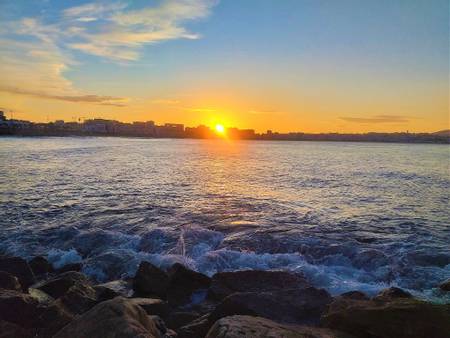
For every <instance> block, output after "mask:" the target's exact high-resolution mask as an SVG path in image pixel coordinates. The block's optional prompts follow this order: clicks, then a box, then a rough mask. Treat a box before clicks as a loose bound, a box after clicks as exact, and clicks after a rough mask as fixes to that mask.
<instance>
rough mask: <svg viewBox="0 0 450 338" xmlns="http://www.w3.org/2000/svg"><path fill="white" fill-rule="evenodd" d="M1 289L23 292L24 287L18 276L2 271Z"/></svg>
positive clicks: (0, 276) (0, 274)
mask: <svg viewBox="0 0 450 338" xmlns="http://www.w3.org/2000/svg"><path fill="white" fill-rule="evenodd" d="M0 289H7V290H15V291H20V290H22V286H21V285H20V283H19V280H18V279H17V277H16V276H13V275H11V274H10V273H8V272H5V271H0Z"/></svg>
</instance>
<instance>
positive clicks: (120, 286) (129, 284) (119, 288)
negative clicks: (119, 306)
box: [94, 278, 133, 298]
mask: <svg viewBox="0 0 450 338" xmlns="http://www.w3.org/2000/svg"><path fill="white" fill-rule="evenodd" d="M97 286H98V287H105V288H108V289H110V290H112V291H115V292H116V293H117V295H118V296H123V297H125V298H127V297H131V296H132V295H133V279H132V278H129V279H125V280H124V279H117V280H113V281H110V282H107V283H102V284H98V285H97ZM97 286H96V287H97ZM94 288H95V287H94ZM112 298H114V297H112Z"/></svg>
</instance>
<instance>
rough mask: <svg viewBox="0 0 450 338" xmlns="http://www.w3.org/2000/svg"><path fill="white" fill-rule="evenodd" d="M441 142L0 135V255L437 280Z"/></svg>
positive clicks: (369, 282)
mask: <svg viewBox="0 0 450 338" xmlns="http://www.w3.org/2000/svg"><path fill="white" fill-rule="evenodd" d="M449 155H450V148H449V147H448V146H445V145H420V144H416V145H407V144H373V143H360V144H358V143H328V142H254V141H239V142H236V141H227V140H169V139H164V140H163V139H159V140H151V139H126V138H2V139H0V182H1V186H0V203H1V209H0V212H1V218H0V229H1V232H0V250H3V251H5V252H8V253H12V254H17V255H20V256H24V257H30V256H32V255H37V254H43V255H49V256H50V258H51V260H52V261H53V262H55V263H57V264H64V263H65V262H68V261H76V260H81V259H85V262H86V265H85V272H86V273H89V274H91V275H92V276H94V277H96V278H98V279H99V280H111V279H117V278H120V277H123V276H126V275H132V274H133V273H134V271H135V269H136V267H137V264H138V263H139V261H140V260H142V259H148V260H151V261H153V262H154V263H156V264H159V265H168V264H171V263H173V262H175V261H181V262H184V263H185V264H188V265H190V266H191V267H192V268H195V269H197V270H200V271H202V272H205V273H208V274H212V273H214V272H216V271H222V270H234V269H243V268H261V269H280V268H281V269H290V270H295V271H302V272H303V273H304V274H305V275H307V276H308V277H309V278H310V279H312V280H313V281H314V283H315V284H317V285H318V286H322V287H325V288H327V289H328V290H330V291H331V292H332V293H339V292H343V291H347V290H354V289H360V290H364V291H366V292H369V293H374V292H376V291H377V290H379V289H380V288H382V287H385V286H387V285H398V286H400V287H403V288H407V289H409V290H412V291H413V292H414V293H416V295H418V296H421V297H426V298H432V299H439V297H442V295H440V294H438V291H437V290H436V289H435V288H436V286H437V285H438V284H439V282H441V281H443V280H445V279H446V278H448V277H450V248H449V243H450V227H449V224H450V212H449V200H450V198H449V191H450V189H449V188H450V171H449Z"/></svg>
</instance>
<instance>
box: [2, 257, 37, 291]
mask: <svg viewBox="0 0 450 338" xmlns="http://www.w3.org/2000/svg"><path fill="white" fill-rule="evenodd" d="M0 271H5V272H8V273H10V274H11V275H13V276H16V277H17V279H19V282H20V285H21V286H22V289H23V290H24V291H26V290H28V287H29V286H30V285H32V284H33V283H34V282H35V277H34V274H33V271H31V268H30V266H29V265H28V263H27V261H26V260H24V259H22V258H19V257H8V256H1V257H0Z"/></svg>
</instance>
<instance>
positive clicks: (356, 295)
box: [340, 291, 369, 300]
mask: <svg viewBox="0 0 450 338" xmlns="http://www.w3.org/2000/svg"><path fill="white" fill-rule="evenodd" d="M340 297H342V298H347V299H357V300H369V297H368V296H367V295H366V294H365V293H363V292H361V291H348V292H345V293H343V294H341V295H340Z"/></svg>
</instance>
